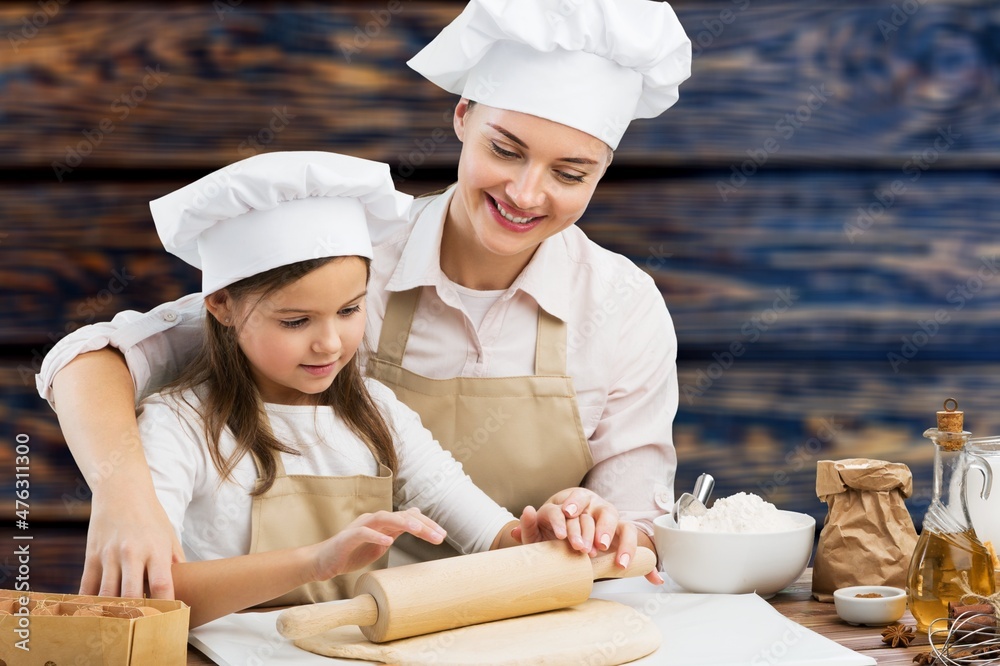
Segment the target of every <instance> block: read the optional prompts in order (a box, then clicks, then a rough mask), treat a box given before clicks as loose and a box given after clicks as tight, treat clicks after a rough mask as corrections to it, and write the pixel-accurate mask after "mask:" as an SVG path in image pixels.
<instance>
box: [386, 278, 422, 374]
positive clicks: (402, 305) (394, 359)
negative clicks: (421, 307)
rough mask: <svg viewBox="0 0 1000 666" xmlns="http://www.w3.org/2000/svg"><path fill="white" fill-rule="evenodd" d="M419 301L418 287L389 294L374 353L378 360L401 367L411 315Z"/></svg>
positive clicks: (408, 336)
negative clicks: (376, 348)
mask: <svg viewBox="0 0 1000 666" xmlns="http://www.w3.org/2000/svg"><path fill="white" fill-rule="evenodd" d="M419 301H420V287H415V288H413V289H408V290H407V291H393V292H390V293H389V301H388V303H386V305H385V318H384V319H383V320H382V332H381V333H380V334H379V336H378V350H377V351H376V352H375V354H376V356H377V357H378V358H380V359H382V360H384V361H387V362H389V363H392V364H394V365H399V366H401V365H403V354H404V353H405V352H406V341H407V340H408V339H409V338H410V326H411V325H412V324H413V313H414V312H416V310H417V303H418V302H419Z"/></svg>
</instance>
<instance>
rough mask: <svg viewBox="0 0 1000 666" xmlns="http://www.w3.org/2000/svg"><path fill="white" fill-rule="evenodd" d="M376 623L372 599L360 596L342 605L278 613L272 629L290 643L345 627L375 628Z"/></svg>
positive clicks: (367, 595)
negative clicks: (354, 625)
mask: <svg viewBox="0 0 1000 666" xmlns="http://www.w3.org/2000/svg"><path fill="white" fill-rule="evenodd" d="M376 620H378V605H377V604H376V603H375V597H373V596H372V595H370V594H362V595H359V596H357V597H354V598H353V599H347V600H344V601H333V602H329V603H323V604H311V605H308V606H297V607H295V608H289V609H287V610H285V611H282V613H281V615H279V616H278V620H277V622H276V623H275V625H276V626H277V628H278V633H279V634H281V635H282V636H284V637H285V638H290V639H291V640H293V641H294V640H298V639H300V638H307V637H309V636H315V635H316V634H321V633H323V632H326V631H330V630H331V629H336V628H337V627H343V626H345V625H349V624H356V625H358V626H359V627H367V626H369V625H372V624H375V622H376Z"/></svg>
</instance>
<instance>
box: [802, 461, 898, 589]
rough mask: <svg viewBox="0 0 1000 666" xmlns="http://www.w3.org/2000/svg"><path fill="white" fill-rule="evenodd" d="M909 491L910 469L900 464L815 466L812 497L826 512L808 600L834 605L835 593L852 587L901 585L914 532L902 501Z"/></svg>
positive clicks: (840, 462) (849, 462) (821, 463)
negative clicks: (817, 498)
mask: <svg viewBox="0 0 1000 666" xmlns="http://www.w3.org/2000/svg"><path fill="white" fill-rule="evenodd" d="M912 492H913V477H912V476H911V475H910V468H909V467H907V466H906V465H904V464H902V463H891V462H886V461H884V460H870V459H868V458H849V459H846V460H820V461H819V462H818V463H817V464H816V495H817V496H818V497H819V499H820V500H821V501H823V502H826V504H827V506H828V507H829V510H828V512H827V515H826V520H825V521H824V522H823V530H822V531H821V532H820V534H819V544H818V545H817V546H816V557H815V559H814V560H813V583H812V594H813V597H815V598H816V599H817V600H819V601H827V602H829V601H833V591H834V590H836V589H838V588H841V587H848V586H851V585H892V586H893V587H901V588H905V587H906V572H907V569H908V568H909V566H910V558H911V557H912V555H913V548H914V547H915V546H916V544H917V531H916V530H915V529H914V528H913V520H912V519H911V518H910V514H909V512H908V511H907V510H906V506H905V505H904V504H903V499H904V498H906V497H909V496H910V494H911V493H912Z"/></svg>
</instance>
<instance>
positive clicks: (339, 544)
mask: <svg viewBox="0 0 1000 666" xmlns="http://www.w3.org/2000/svg"><path fill="white" fill-rule="evenodd" d="M404 532H408V533H410V534H412V535H413V536H415V537H418V538H420V539H423V540H424V541H428V542H430V543H433V544H439V543H441V542H442V541H444V537H445V531H444V528H442V527H441V526H440V525H438V524H437V523H435V522H434V521H433V520H431V519H430V518H428V517H427V516H425V515H423V514H422V513H420V509H417V508H416V507H414V508H411V509H407V510H406V511H377V512H375V513H366V514H363V515H361V516H358V517H357V518H355V519H354V520H353V521H351V523H350V524H349V525H348V526H347V527H345V528H344V529H343V530H341V531H340V532H338V533H337V535H336V536H333V537H331V538H329V539H327V540H326V541H322V542H320V543H318V544H316V545H315V546H313V548H315V549H316V554H315V564H314V577H313V580H329V579H330V578H333V577H334V576H339V575H341V574H346V573H350V572H352V571H357V570H358V569H360V568H361V567H364V566H366V565H368V564H371V563H372V562H374V561H375V560H377V559H378V558H380V557H382V556H383V555H385V553H386V551H388V550H389V546H391V545H392V544H393V542H394V541H395V540H396V537H398V536H399V535H400V534H403V533H404Z"/></svg>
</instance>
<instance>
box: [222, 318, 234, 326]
mask: <svg viewBox="0 0 1000 666" xmlns="http://www.w3.org/2000/svg"><path fill="white" fill-rule="evenodd" d="M230 321H232V320H231V319H230V318H229V317H226V320H225V321H224V322H222V323H224V324H225V325H226V326H229V322H230Z"/></svg>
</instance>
